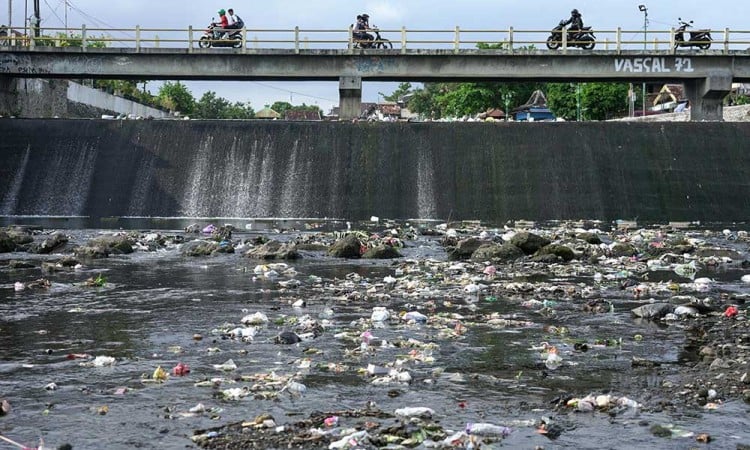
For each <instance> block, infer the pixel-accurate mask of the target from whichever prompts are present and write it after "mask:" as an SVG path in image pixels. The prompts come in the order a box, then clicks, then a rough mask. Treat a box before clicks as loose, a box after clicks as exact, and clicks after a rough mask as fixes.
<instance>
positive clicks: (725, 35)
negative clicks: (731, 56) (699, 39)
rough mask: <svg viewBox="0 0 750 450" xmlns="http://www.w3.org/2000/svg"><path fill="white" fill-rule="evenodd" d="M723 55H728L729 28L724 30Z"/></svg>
mask: <svg viewBox="0 0 750 450" xmlns="http://www.w3.org/2000/svg"><path fill="white" fill-rule="evenodd" d="M724 53H729V28H724Z"/></svg>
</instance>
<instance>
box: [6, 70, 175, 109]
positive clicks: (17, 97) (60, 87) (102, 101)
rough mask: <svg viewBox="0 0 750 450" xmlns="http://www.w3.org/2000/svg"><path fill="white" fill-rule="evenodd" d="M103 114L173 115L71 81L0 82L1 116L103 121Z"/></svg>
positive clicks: (12, 79)
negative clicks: (94, 119)
mask: <svg viewBox="0 0 750 450" xmlns="http://www.w3.org/2000/svg"><path fill="white" fill-rule="evenodd" d="M103 114H107V115H115V116H117V115H120V114H124V115H126V116H127V115H132V116H140V117H154V118H164V117H168V116H169V114H168V113H167V112H165V111H161V110H159V109H156V108H151V107H148V106H145V105H142V104H140V103H136V102H133V101H130V100H127V99H125V98H122V97H118V96H116V95H112V94H109V93H107V92H103V91H100V90H98V89H93V88H90V87H88V86H83V85H81V84H79V83H76V82H73V81H69V80H43V79H39V78H27V79H24V78H3V79H2V80H0V116H15V117H41V118H51V117H64V118H99V117H101V116H102V115H103Z"/></svg>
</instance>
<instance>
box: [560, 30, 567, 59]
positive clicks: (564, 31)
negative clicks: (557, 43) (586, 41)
mask: <svg viewBox="0 0 750 450" xmlns="http://www.w3.org/2000/svg"><path fill="white" fill-rule="evenodd" d="M560 32H561V33H562V49H563V55H565V54H567V53H568V30H566V29H565V27H563V29H562V30H561V31H560Z"/></svg>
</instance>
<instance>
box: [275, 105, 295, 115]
mask: <svg viewBox="0 0 750 450" xmlns="http://www.w3.org/2000/svg"><path fill="white" fill-rule="evenodd" d="M292 108H293V106H292V104H291V103H289V102H274V104H273V105H271V109H272V110H274V111H276V112H277V113H279V114H281V117H284V113H285V112H287V111H289V110H290V109H292Z"/></svg>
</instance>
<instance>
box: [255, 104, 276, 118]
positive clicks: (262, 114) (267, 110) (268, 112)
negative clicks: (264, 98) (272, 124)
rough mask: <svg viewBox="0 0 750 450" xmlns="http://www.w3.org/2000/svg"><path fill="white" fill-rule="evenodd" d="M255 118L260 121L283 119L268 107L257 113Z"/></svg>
mask: <svg viewBox="0 0 750 450" xmlns="http://www.w3.org/2000/svg"><path fill="white" fill-rule="evenodd" d="M255 117H257V118H258V119H279V118H280V117H281V114H279V113H277V112H276V111H274V110H272V109H271V108H270V107H268V106H266V107H265V108H263V109H261V110H260V111H258V112H257V113H255Z"/></svg>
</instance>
